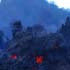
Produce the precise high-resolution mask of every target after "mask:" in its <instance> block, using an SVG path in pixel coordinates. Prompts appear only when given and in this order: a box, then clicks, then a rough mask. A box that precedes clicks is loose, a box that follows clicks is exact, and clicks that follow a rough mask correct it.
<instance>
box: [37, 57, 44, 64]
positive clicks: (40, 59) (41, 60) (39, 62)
mask: <svg viewBox="0 0 70 70" xmlns="http://www.w3.org/2000/svg"><path fill="white" fill-rule="evenodd" d="M42 62H43V56H37V57H36V63H38V64H41V63H42Z"/></svg>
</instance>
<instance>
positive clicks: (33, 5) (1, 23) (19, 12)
mask: <svg viewBox="0 0 70 70" xmlns="http://www.w3.org/2000/svg"><path fill="white" fill-rule="evenodd" d="M60 1H61V0H60ZM66 1H67V0H66ZM55 2H58V0H55ZM68 3H69V2H68ZM59 4H60V3H59ZM66 4H67V3H66ZM66 4H65V5H66ZM63 5H64V4H63ZM65 5H64V6H65ZM68 15H70V13H69V12H67V10H64V9H59V8H58V7H57V6H56V5H54V4H49V3H47V0H2V1H1V3H0V29H3V30H5V32H6V31H7V32H8V33H9V31H10V24H11V23H12V22H13V21H15V20H21V22H22V24H23V25H24V26H31V25H34V24H38V23H39V24H42V25H44V26H45V27H46V28H47V29H48V30H47V31H55V30H57V28H59V27H60V25H61V24H63V23H64V22H65V19H66V17H67V16H68ZM7 32H6V33H7Z"/></svg>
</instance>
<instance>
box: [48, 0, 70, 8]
mask: <svg viewBox="0 0 70 70" xmlns="http://www.w3.org/2000/svg"><path fill="white" fill-rule="evenodd" d="M48 2H50V3H54V4H56V5H57V6H58V7H59V8H65V9H70V0H48Z"/></svg>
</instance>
